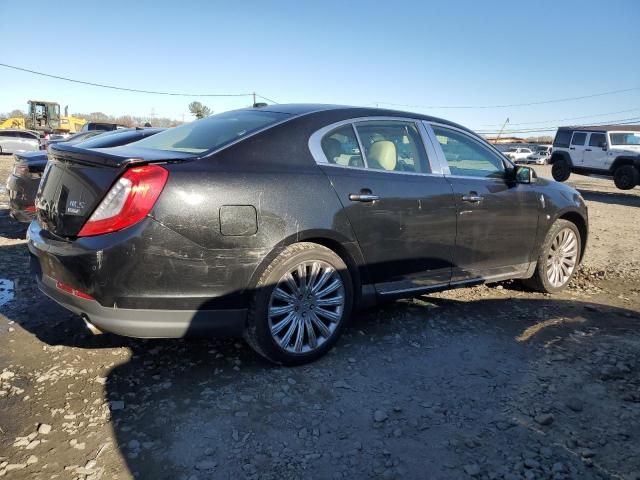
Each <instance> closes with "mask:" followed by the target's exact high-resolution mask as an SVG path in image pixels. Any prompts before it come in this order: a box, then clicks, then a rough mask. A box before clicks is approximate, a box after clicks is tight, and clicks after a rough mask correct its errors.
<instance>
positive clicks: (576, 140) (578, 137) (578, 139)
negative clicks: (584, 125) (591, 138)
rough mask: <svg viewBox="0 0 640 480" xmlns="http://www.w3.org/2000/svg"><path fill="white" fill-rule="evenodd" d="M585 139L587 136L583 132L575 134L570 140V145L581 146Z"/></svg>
mask: <svg viewBox="0 0 640 480" xmlns="http://www.w3.org/2000/svg"><path fill="white" fill-rule="evenodd" d="M586 139H587V134H586V133H584V132H576V133H574V134H573V138H572V139H571V145H577V146H582V145H584V142H585V140H586Z"/></svg>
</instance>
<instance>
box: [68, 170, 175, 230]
mask: <svg viewBox="0 0 640 480" xmlns="http://www.w3.org/2000/svg"><path fill="white" fill-rule="evenodd" d="M168 177H169V172H168V171H167V170H165V169H164V168H162V167H160V166H158V165H144V166H142V167H134V168H131V169H129V170H127V171H126V172H125V173H124V175H122V176H121V177H120V178H119V179H118V181H117V182H116V183H115V185H114V186H113V187H111V190H109V193H107V195H106V196H105V197H104V198H103V199H102V201H101V202H100V204H99V205H98V207H97V208H96V209H95V210H94V211H93V213H92V214H91V217H89V220H87V223H85V224H84V226H83V227H82V229H81V230H80V233H78V236H79V237H89V236H92V235H102V234H104V233H110V232H115V231H117V230H122V229H123V228H127V227H130V226H131V225H134V224H136V223H138V222H139V221H140V220H142V219H143V218H144V217H146V216H147V214H148V213H149V212H150V211H151V209H152V208H153V206H154V205H155V203H156V200H158V197H159V196H160V193H161V192H162V189H163V188H164V186H165V184H166V183H167V178H168Z"/></svg>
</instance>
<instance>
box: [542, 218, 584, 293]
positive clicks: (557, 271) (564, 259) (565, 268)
mask: <svg viewBox="0 0 640 480" xmlns="http://www.w3.org/2000/svg"><path fill="white" fill-rule="evenodd" d="M577 262H578V237H577V236H576V234H575V232H574V231H573V230H571V229H570V228H563V229H562V230H560V231H559V232H558V234H557V235H556V237H555V238H554V239H553V242H552V243H551V248H550V249H549V253H548V256H547V279H548V280H549V283H551V285H553V286H554V287H556V288H559V287H562V286H563V285H564V284H565V283H567V281H568V280H569V277H571V274H572V273H573V271H574V269H575V268H576V263H577Z"/></svg>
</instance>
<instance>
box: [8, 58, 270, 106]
mask: <svg viewBox="0 0 640 480" xmlns="http://www.w3.org/2000/svg"><path fill="white" fill-rule="evenodd" d="M0 67H5V68H10V69H13V70H18V71H21V72H27V73H31V74H33V75H40V76H41V77H48V78H55V79H56V80H64V81H66V82H73V83H80V84H82V85H90V86H92V87H100V88H109V89H111V90H121V91H124V92H134V93H148V94H151V95H170V96H174V97H250V96H252V95H253V93H183V92H160V91H155V90H141V89H137V88H127V87H119V86H116V85H106V84H103V83H95V82H87V81H84V80H76V79H74V78H68V77H62V76H60V75H52V74H50V73H43V72H37V71H35V70H29V69H28V68H22V67H16V66H15V65H8V64H6V63H0ZM258 96H260V97H261V98H264V97H262V96H261V95H258ZM274 103H275V102H274Z"/></svg>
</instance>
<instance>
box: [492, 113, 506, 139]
mask: <svg viewBox="0 0 640 480" xmlns="http://www.w3.org/2000/svg"><path fill="white" fill-rule="evenodd" d="M507 123H509V117H507V119H506V120H505V121H504V123H503V124H502V128H501V129H500V133H498V136H497V137H496V139H495V141H494V142H493V143H494V144H497V143H498V140H500V136H501V135H502V132H503V131H504V127H505V126H506V125H507Z"/></svg>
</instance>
